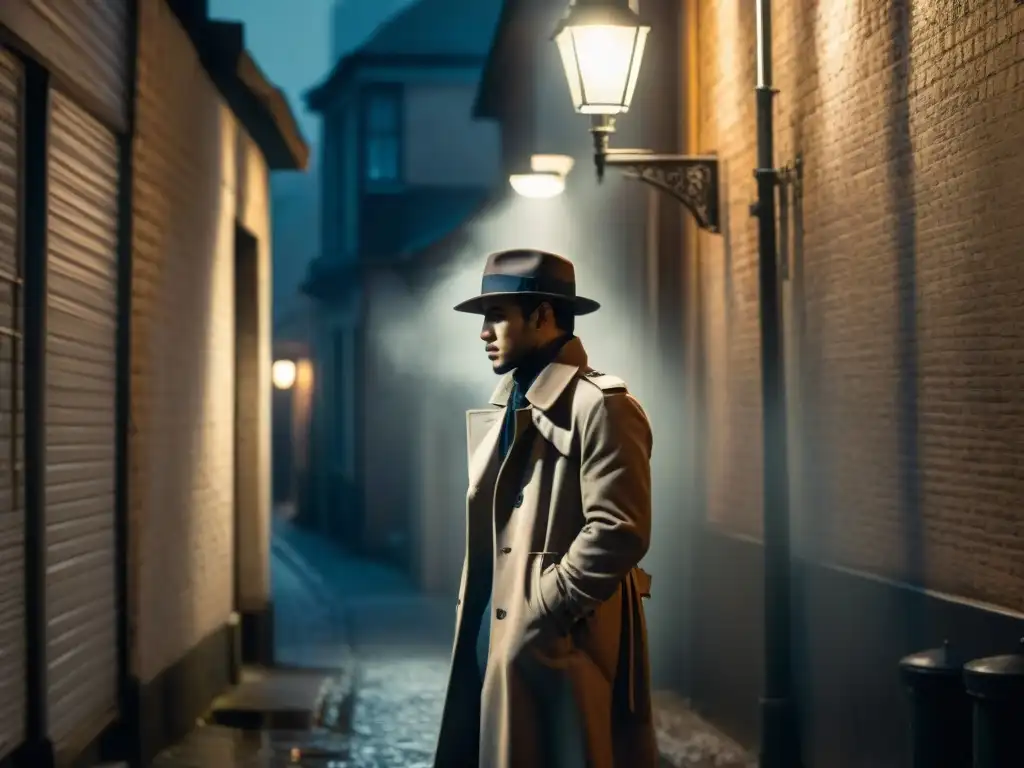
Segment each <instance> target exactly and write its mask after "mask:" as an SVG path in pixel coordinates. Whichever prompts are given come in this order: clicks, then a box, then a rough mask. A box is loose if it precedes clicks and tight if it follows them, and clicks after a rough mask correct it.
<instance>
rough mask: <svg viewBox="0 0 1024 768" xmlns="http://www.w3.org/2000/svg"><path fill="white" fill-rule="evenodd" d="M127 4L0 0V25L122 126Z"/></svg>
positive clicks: (99, 0)
mask: <svg viewBox="0 0 1024 768" xmlns="http://www.w3.org/2000/svg"><path fill="white" fill-rule="evenodd" d="M128 3H129V0H0V24H3V25H5V26H9V27H10V28H11V29H12V31H13V32H14V33H15V34H16V35H17V36H18V37H20V38H21V39H23V40H24V41H25V42H26V43H28V44H29V45H30V46H31V47H32V48H33V49H35V50H37V51H39V52H40V54H41V55H42V56H44V57H45V58H46V60H47V61H48V62H49V64H50V65H51V67H52V69H53V70H54V71H55V72H56V74H57V75H59V76H60V77H61V78H63V79H65V80H66V81H70V82H73V83H74V84H75V86H76V87H77V88H78V89H79V90H80V91H81V92H84V93H87V94H89V97H90V98H93V99H95V100H96V102H97V104H98V105H99V106H101V107H102V109H103V110H104V112H105V113H106V114H109V115H110V116H111V118H112V119H116V120H117V121H118V122H119V123H120V127H123V125H124V122H125V115H126V105H127V93H128V60H127V53H126V52H127V50H128V48H127V46H128V39H129V38H128V31H129V29H128V27H129V21H128V20H129V13H128V7H129V6H128Z"/></svg>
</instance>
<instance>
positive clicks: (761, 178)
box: [753, 0, 800, 768]
mask: <svg viewBox="0 0 1024 768" xmlns="http://www.w3.org/2000/svg"><path fill="white" fill-rule="evenodd" d="M771 30H772V26H771V0H757V87H756V89H755V90H756V98H757V168H756V170H755V171H754V174H755V177H756V179H757V203H756V204H755V207H754V211H753V212H754V214H755V215H756V216H757V219H758V227H757V230H758V232H757V234H758V285H759V289H760V296H761V301H760V329H761V408H762V422H761V424H762V426H761V433H762V434H761V439H762V454H763V458H762V462H763V471H762V484H763V487H762V499H763V502H762V503H763V505H764V506H763V515H764V695H763V696H762V699H761V745H760V765H761V766H762V768H794V767H795V766H797V765H799V763H800V741H799V736H798V728H797V721H796V712H795V707H794V703H793V671H792V660H791V657H790V655H791V648H792V605H791V601H792V596H791V588H790V571H791V567H790V541H789V467H788V448H787V434H786V427H787V422H786V384H785V363H784V359H783V350H782V328H781V326H782V311H781V302H780V300H779V296H780V286H779V266H778V247H777V244H776V222H775V216H776V205H775V188H776V186H777V185H778V183H779V172H778V170H777V169H776V168H775V159H774V147H773V139H774V135H773V134H774V126H773V120H772V117H773V115H772V106H773V104H772V102H773V100H774V97H775V91H774V89H773V88H772V58H771V57H772V51H771V39H772V38H771V34H772V33H771Z"/></svg>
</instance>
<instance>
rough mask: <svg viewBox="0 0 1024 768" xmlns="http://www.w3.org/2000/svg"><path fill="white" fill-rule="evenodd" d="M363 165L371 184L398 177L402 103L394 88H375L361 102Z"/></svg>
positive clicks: (398, 92)
mask: <svg viewBox="0 0 1024 768" xmlns="http://www.w3.org/2000/svg"><path fill="white" fill-rule="evenodd" d="M363 111H364V114H363V118H364V119H363V130H364V142H363V167H364V169H365V176H366V180H367V181H368V182H371V183H382V182H383V183H387V182H397V181H399V180H401V164H402V163H401V160H402V158H401V154H402V130H401V124H402V103H401V91H400V90H399V89H397V88H375V89H372V90H369V91H367V92H366V95H365V98H364V101H363Z"/></svg>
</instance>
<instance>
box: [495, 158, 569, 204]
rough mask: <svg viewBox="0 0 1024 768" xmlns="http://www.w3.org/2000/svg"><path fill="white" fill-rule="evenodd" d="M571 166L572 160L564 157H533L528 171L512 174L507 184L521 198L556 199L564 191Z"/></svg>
mask: <svg viewBox="0 0 1024 768" xmlns="http://www.w3.org/2000/svg"><path fill="white" fill-rule="evenodd" d="M572 166H573V159H572V158H571V157H567V156H565V155H534V156H533V157H531V158H530V169H529V171H527V172H525V173H513V174H512V175H511V176H509V177H508V182H509V184H511V185H512V189H514V190H515V191H516V193H517V194H519V195H522V196H523V197H531V198H538V199H544V198H551V197H557V196H558V195H560V194H562V192H564V191H565V177H566V176H568V175H569V171H571V170H572Z"/></svg>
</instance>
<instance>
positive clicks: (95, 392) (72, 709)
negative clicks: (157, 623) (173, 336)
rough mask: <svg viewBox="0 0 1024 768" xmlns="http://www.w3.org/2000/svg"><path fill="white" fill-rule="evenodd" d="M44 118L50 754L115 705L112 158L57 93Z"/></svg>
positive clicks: (106, 138)
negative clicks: (47, 137)
mask: <svg viewBox="0 0 1024 768" xmlns="http://www.w3.org/2000/svg"><path fill="white" fill-rule="evenodd" d="M50 121H51V124H50V158H49V196H50V203H49V272H48V292H49V296H48V301H47V311H48V314H47V346H46V364H47V372H46V375H47V403H46V450H47V461H46V556H47V557H46V560H47V562H46V602H47V606H46V608H47V633H48V634H47V654H48V656H47V658H48V674H49V680H48V683H49V685H48V688H49V706H50V709H49V717H50V737H51V739H52V740H53V742H54V745H55V747H56V748H57V751H58V753H60V752H61V750H62V749H64V748H67V746H68V743H69V741H72V742H76V741H77V739H78V738H79V737H80V736H81V735H82V734H83V733H84V735H85V737H88V738H91V737H92V736H94V735H95V734H94V733H92V732H86V731H87V730H88V729H90V728H99V727H102V726H103V725H104V724H105V721H106V720H107V719H108V718H109V717H110V715H111V714H112V713H114V712H115V711H116V707H117V660H116V659H117V656H116V648H117V637H116V627H117V623H116V622H117V614H116V602H115V572H114V567H115V566H114V562H115V549H114V548H115V537H114V487H115V480H114V437H115V415H114V408H115V392H116V379H115V353H116V349H115V339H116V311H117V211H118V207H117V181H118V153H117V142H116V139H115V137H114V135H113V134H112V133H110V132H109V131H108V130H106V129H105V128H103V127H102V126H101V125H100V124H99V123H97V122H96V121H95V120H94V119H92V118H91V117H89V116H88V115H87V114H86V113H85V112H84V111H82V110H81V109H80V108H79V107H77V106H76V105H75V104H74V103H73V102H71V101H70V100H69V99H67V98H66V97H64V96H62V95H61V94H59V93H54V94H53V101H52V107H51V115H50Z"/></svg>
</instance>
